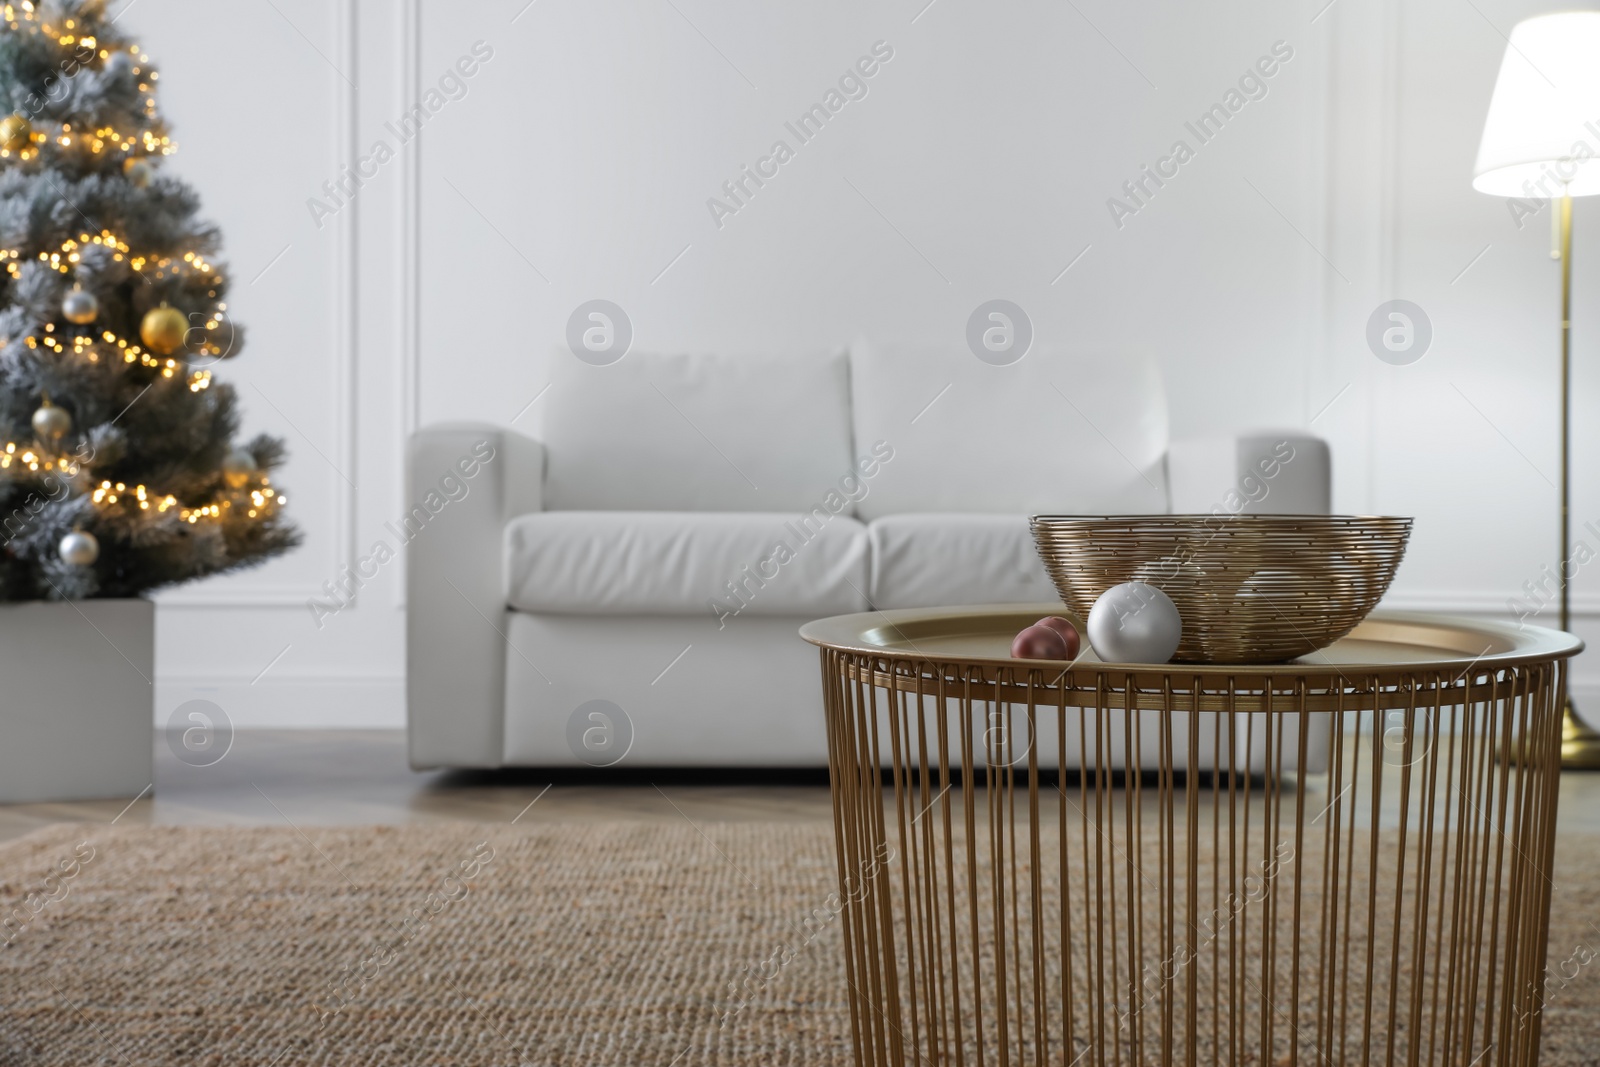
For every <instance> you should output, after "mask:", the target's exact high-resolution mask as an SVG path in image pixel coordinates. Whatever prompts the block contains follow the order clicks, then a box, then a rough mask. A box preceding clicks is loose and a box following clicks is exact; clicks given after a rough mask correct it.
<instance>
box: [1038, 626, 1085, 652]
mask: <svg viewBox="0 0 1600 1067" xmlns="http://www.w3.org/2000/svg"><path fill="white" fill-rule="evenodd" d="M1033 625H1035V626H1048V627H1049V628H1050V629H1052V630H1054V631H1055V632H1056V633H1058V634H1060V635H1061V640H1062V641H1063V642H1064V643H1065V644H1066V646H1067V658H1068V659H1077V658H1078V649H1079V648H1081V647H1083V641H1082V638H1080V637H1079V636H1078V628H1077V627H1076V626H1074V625H1072V621H1071V620H1070V619H1063V618H1062V617H1061V616H1060V615H1049V616H1046V617H1045V618H1043V619H1040V620H1039V621H1038V622H1036V623H1034V624H1033Z"/></svg>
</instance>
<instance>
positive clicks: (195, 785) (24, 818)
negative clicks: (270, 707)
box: [0, 730, 832, 841]
mask: <svg viewBox="0 0 1600 1067" xmlns="http://www.w3.org/2000/svg"><path fill="white" fill-rule="evenodd" d="M131 799H132V798H122V799H119V800H96V801H76V802H72V803H54V804H12V805H0V841H5V840H10V839H11V838H15V837H20V836H21V835H23V834H25V833H27V832H28V831H30V830H32V829H34V828H35V827H39V826H44V825H47V824H49V823H57V822H100V823H109V822H111V821H112V820H113V819H115V820H117V822H118V824H119V825H122V824H125V823H161V824H202V825H203V824H210V825H271V824H274V823H276V824H278V825H288V824H291V823H292V824H294V825H329V824H362V825H365V824H376V823H410V822H434V821H462V820H465V821H470V822H484V823H496V822H509V821H511V820H512V819H514V818H518V817H520V816H521V815H522V813H524V812H529V813H532V812H537V813H538V817H539V818H541V819H544V820H550V819H562V820H606V819H644V820H650V819H661V820H681V819H689V820H691V821H693V822H697V823H698V822H701V821H718V820H722V821H728V820H745V819H748V820H788V819H800V820H829V819H831V818H832V808H831V807H830V804H829V800H828V778H827V772H826V771H824V770H816V771H788V772H784V771H780V772H773V771H759V772H744V773H730V772H703V771H701V772H686V771H680V770H661V771H656V772H653V773H651V772H640V771H628V772H621V771H589V770H583V771H581V772H580V771H562V772H550V771H544V772H539V771H493V772H487V771H471V772H467V771H434V772H426V773H418V772H416V771H413V770H411V769H410V768H409V767H408V766H407V765H406V754H405V734H404V732H403V731H399V730H263V731H252V732H243V731H241V732H240V733H239V734H238V735H237V736H236V737H235V738H234V742H233V747H232V748H231V749H230V750H229V751H228V754H227V755H226V756H225V757H224V758H223V759H222V760H221V761H220V762H218V763H216V764H214V765H212V766H210V767H190V766H188V765H186V764H184V763H182V762H180V761H179V760H178V759H176V758H175V757H174V756H173V755H172V753H171V752H170V751H169V750H168V749H167V747H166V746H165V745H163V744H157V745H156V767H155V782H154V785H153V788H152V789H151V790H150V791H149V792H148V793H147V794H146V795H145V796H144V797H143V798H141V799H139V800H137V801H135V802H133V803H132V804H131V806H130V804H129V801H130V800H131ZM530 804H533V805H534V806H533V807H532V808H531V809H530V808H529V805H530Z"/></svg>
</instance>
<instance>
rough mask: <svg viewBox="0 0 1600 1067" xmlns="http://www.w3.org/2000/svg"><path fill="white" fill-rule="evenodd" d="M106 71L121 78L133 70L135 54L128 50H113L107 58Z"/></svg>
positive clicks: (114, 76)
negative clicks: (129, 52)
mask: <svg viewBox="0 0 1600 1067" xmlns="http://www.w3.org/2000/svg"><path fill="white" fill-rule="evenodd" d="M105 72H106V73H107V74H109V75H111V76H112V77H113V78H121V77H122V76H124V75H126V74H131V73H132V72H133V56H131V55H129V54H128V53H127V52H120V51H119V52H112V53H111V56H110V58H108V59H107V60H106V65H105Z"/></svg>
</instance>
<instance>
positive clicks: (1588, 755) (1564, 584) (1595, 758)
mask: <svg viewBox="0 0 1600 1067" xmlns="http://www.w3.org/2000/svg"><path fill="white" fill-rule="evenodd" d="M1559 221H1560V226H1561V237H1560V248H1559V250H1558V251H1557V253H1556V255H1557V256H1558V258H1560V260H1561V551H1560V552H1559V553H1557V555H1556V560H1557V570H1558V571H1559V574H1558V575H1557V577H1558V578H1559V579H1560V582H1561V628H1562V629H1563V630H1566V631H1568V632H1570V631H1571V630H1572V600H1571V590H1570V589H1569V588H1568V574H1567V571H1568V558H1567V554H1568V552H1569V550H1570V549H1569V545H1570V544H1571V539H1572V516H1571V498H1572V473H1571V468H1572V197H1571V196H1569V195H1568V194H1567V190H1566V187H1565V186H1563V187H1562V190H1561V216H1560V220H1559ZM1561 765H1562V766H1563V767H1569V768H1573V769H1575V770H1576V769H1584V770H1593V769H1597V768H1600V733H1597V732H1596V731H1594V730H1593V729H1591V728H1590V727H1589V725H1588V724H1587V723H1585V722H1584V721H1583V720H1582V719H1580V718H1579V717H1578V713H1577V712H1576V711H1574V710H1573V707H1572V694H1571V691H1570V688H1569V690H1568V693H1567V704H1566V707H1565V708H1563V709H1562V719H1561Z"/></svg>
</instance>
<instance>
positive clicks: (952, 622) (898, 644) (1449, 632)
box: [800, 603, 1583, 684]
mask: <svg viewBox="0 0 1600 1067" xmlns="http://www.w3.org/2000/svg"><path fill="white" fill-rule="evenodd" d="M1046 615H1063V616H1064V617H1066V618H1070V619H1072V621H1073V624H1074V625H1075V626H1077V627H1078V630H1079V632H1080V633H1082V632H1084V629H1085V627H1084V626H1083V622H1082V620H1081V619H1078V618H1075V617H1074V616H1073V615H1072V613H1070V612H1065V611H1064V610H1063V608H1062V606H1061V605H1060V604H1045V603H1040V604H982V605H976V606H973V607H961V608H907V609H902V610H895V611H868V612H862V613H860V614H855V615H835V616H833V617H832V618H827V619H819V620H817V621H815V622H810V623H807V624H806V625H804V626H802V627H801V628H800V636H801V637H802V638H804V639H805V640H806V641H809V642H810V643H811V644H813V645H817V646H819V647H821V648H831V649H835V650H837V651H841V652H853V653H857V654H862V655H873V654H878V655H884V656H892V657H897V658H899V657H910V658H913V659H929V660H935V661H938V662H940V663H959V664H972V665H983V666H1008V667H1015V668H1053V669H1054V671H1055V672H1060V671H1061V670H1062V669H1063V668H1064V667H1067V666H1068V664H1067V663H1066V662H1065V661H1053V660H1020V659H1012V658H1011V640H1012V638H1013V637H1015V636H1016V634H1017V631H1019V630H1021V629H1023V628H1024V627H1026V626H1029V625H1032V624H1033V623H1035V622H1037V621H1038V620H1039V619H1041V618H1043V617H1044V616H1046ZM1084 647H1085V651H1084V653H1083V654H1082V655H1081V656H1080V657H1079V658H1078V659H1077V660H1074V661H1072V663H1071V664H1070V667H1071V669H1072V670H1073V671H1074V672H1075V673H1077V672H1084V671H1087V672H1094V673H1104V672H1115V673H1116V674H1117V675H1118V676H1123V675H1127V674H1129V673H1136V674H1138V675H1152V676H1162V675H1166V676H1171V677H1179V676H1181V677H1183V678H1184V679H1189V678H1194V677H1202V678H1211V677H1216V676H1227V677H1258V678H1259V677H1272V678H1274V679H1284V678H1286V677H1292V676H1295V675H1306V676H1313V675H1328V674H1330V673H1332V674H1339V675H1353V674H1360V675H1363V676H1369V675H1377V676H1380V677H1381V678H1383V679H1384V680H1390V679H1392V678H1398V677H1399V676H1402V675H1419V674H1423V673H1433V672H1444V673H1449V672H1457V673H1461V672H1465V671H1467V670H1469V669H1473V668H1476V673H1478V674H1484V673H1488V672H1490V671H1492V670H1495V669H1498V668H1503V667H1513V666H1520V665H1523V664H1527V663H1535V662H1541V661H1546V662H1547V661H1551V660H1558V659H1567V658H1570V657H1572V656H1575V655H1577V654H1578V653H1579V652H1581V651H1583V642H1582V641H1581V640H1580V639H1579V638H1577V637H1576V636H1574V635H1572V634H1569V633H1564V632H1562V631H1560V630H1550V629H1546V628H1544V627H1539V626H1527V627H1523V628H1521V629H1518V628H1517V627H1516V626H1512V625H1509V624H1501V623H1493V622H1478V621H1467V620H1463V619H1458V618H1453V617H1451V616H1448V615H1431V614H1421V613H1414V612H1378V613H1375V614H1373V615H1370V616H1368V617H1367V618H1366V619H1365V620H1364V621H1363V622H1361V623H1360V624H1358V625H1357V626H1356V628H1355V629H1354V630H1352V631H1351V632H1350V633H1349V634H1348V635H1347V636H1345V637H1342V638H1340V639H1339V640H1338V641H1335V642H1334V643H1333V644H1331V645H1329V646H1328V647H1327V648H1324V649H1321V650H1319V651H1317V652H1312V653H1310V654H1308V655H1305V656H1301V657H1300V658H1299V659H1296V660H1291V661H1289V662H1288V663H1253V664H1221V663H1165V664H1148V663H1142V664H1129V663H1105V662H1103V661H1101V660H1100V659H1099V657H1097V656H1096V655H1095V654H1094V652H1093V651H1092V650H1090V649H1089V648H1088V642H1087V640H1086V641H1085V642H1084ZM1157 684H1159V682H1158V683H1157Z"/></svg>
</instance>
